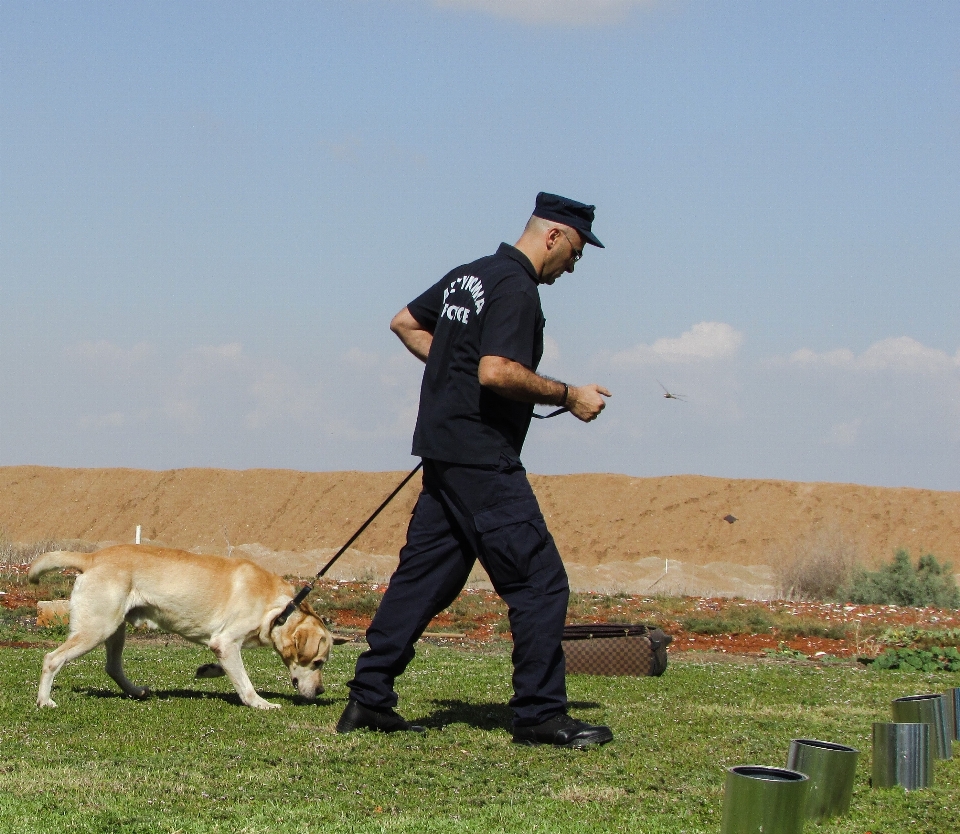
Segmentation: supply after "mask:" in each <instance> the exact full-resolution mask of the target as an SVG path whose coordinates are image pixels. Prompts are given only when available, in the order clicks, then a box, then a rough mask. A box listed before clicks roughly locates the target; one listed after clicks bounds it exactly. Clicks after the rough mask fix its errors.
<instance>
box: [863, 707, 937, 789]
mask: <svg viewBox="0 0 960 834" xmlns="http://www.w3.org/2000/svg"><path fill="white" fill-rule="evenodd" d="M930 736H931V732H930V725H929V724H903V723H900V724H893V723H889V722H882V721H878V722H876V723H874V725H873V778H872V779H871V782H870V784H871V785H872V786H873V787H874V788H892V787H895V786H896V785H899V786H901V787H903V788H906V789H907V790H908V791H914V790H918V789H920V788H929V787H930V786H931V785H933V763H934V757H933V745H932V744H931V743H930Z"/></svg>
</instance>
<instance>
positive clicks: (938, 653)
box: [872, 646, 960, 672]
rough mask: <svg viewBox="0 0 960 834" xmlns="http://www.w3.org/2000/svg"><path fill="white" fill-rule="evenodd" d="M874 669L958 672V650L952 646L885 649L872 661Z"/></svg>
mask: <svg viewBox="0 0 960 834" xmlns="http://www.w3.org/2000/svg"><path fill="white" fill-rule="evenodd" d="M872 665H873V668H874V669H913V670H915V671H917V672H960V652H958V651H957V650H956V649H955V648H953V647H952V646H950V647H947V648H943V647H941V646H936V647H934V648H931V649H887V650H886V651H885V652H883V653H882V654H881V655H880V656H879V657H877V659H876V660H874V661H873V664H872Z"/></svg>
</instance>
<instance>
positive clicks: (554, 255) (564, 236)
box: [540, 229, 584, 284]
mask: <svg viewBox="0 0 960 834" xmlns="http://www.w3.org/2000/svg"><path fill="white" fill-rule="evenodd" d="M554 233H556V234H555V235H554ZM549 234H551V235H553V237H552V241H553V246H552V247H550V248H549V249H548V250H547V257H546V258H545V259H544V262H543V273H542V274H541V276H540V283H541V284H552V283H554V281H556V280H557V278H559V277H560V276H561V275H563V273H564V272H573V267H574V264H576V262H577V261H579V260H580V256H581V255H583V246H584V244H583V238H581V237H580V235H579V233H578V232H577V231H576V230H574V229H570V230H563V229H551V230H550V232H549Z"/></svg>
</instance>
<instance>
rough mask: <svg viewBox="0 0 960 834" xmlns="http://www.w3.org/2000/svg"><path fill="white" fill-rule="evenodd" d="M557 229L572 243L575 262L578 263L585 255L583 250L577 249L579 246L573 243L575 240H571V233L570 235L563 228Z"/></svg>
mask: <svg viewBox="0 0 960 834" xmlns="http://www.w3.org/2000/svg"><path fill="white" fill-rule="evenodd" d="M557 231H558V232H560V234H562V235H563V236H564V237H565V238H566V239H567V243H569V244H570V248H571V249H572V250H573V262H574V263H576V262H577V261H579V260H580V259H581V258H582V257H583V250H582V249H577V247H576V246H574V245H573V241H572V240H570V235H568V234H567V233H566V232H565V231H564V230H563V229H557Z"/></svg>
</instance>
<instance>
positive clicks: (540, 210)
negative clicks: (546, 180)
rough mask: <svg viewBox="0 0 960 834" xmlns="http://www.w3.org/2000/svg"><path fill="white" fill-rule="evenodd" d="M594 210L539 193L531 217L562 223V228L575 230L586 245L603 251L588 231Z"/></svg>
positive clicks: (592, 207) (553, 195)
mask: <svg viewBox="0 0 960 834" xmlns="http://www.w3.org/2000/svg"><path fill="white" fill-rule="evenodd" d="M596 208H597V207H596V206H588V205H586V204H585V203H578V202H577V201H576V200H568V199H567V198H566V197H560V196H559V195H557V194H547V192H546V191H541V192H540V193H539V194H538V195H537V207H536V208H535V209H534V210H533V216H534V217H542V218H543V219H544V220H552V221H553V222H554V223H563V225H564V226H569V227H570V228H571V229H576V230H577V231H578V232H579V233H580V237H582V238H583V239H584V240H585V241H586V242H587V243H592V244H593V245H594V246H599V247H600V248H601V249H603V248H604V246H603V244H602V243H601V242H600V241H599V240H597V237H596V235H595V234H594V233H593V232H591V231H590V227H591V226H592V225H593V213H594V211H595V210H596Z"/></svg>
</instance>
